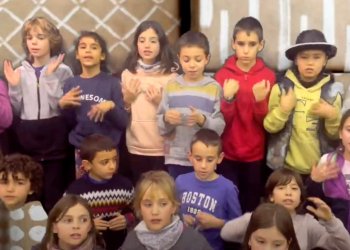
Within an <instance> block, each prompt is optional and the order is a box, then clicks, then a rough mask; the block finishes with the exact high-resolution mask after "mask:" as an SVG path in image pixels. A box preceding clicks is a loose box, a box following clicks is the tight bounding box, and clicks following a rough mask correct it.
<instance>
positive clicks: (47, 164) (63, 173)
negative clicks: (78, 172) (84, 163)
mask: <svg viewBox="0 0 350 250" xmlns="http://www.w3.org/2000/svg"><path fill="white" fill-rule="evenodd" d="M40 164H41V165H42V167H43V171H44V180H43V188H42V193H41V203H42V205H43V206H44V208H45V210H46V212H47V213H49V211H50V210H51V209H52V207H53V206H54V205H55V204H56V202H57V201H58V200H59V199H60V198H61V197H62V195H63V193H64V192H65V191H66V189H67V187H68V185H69V184H70V183H71V182H72V181H73V180H74V179H75V178H74V158H72V159H71V158H66V159H59V160H46V161H41V162H40Z"/></svg>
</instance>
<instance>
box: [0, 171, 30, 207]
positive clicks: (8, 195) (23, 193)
mask: <svg viewBox="0 0 350 250" xmlns="http://www.w3.org/2000/svg"><path fill="white" fill-rule="evenodd" d="M4 176H5V172H1V173H0V199H1V200H2V201H3V202H4V203H5V205H6V207H7V208H8V209H9V210H14V209H17V208H19V207H21V206H23V205H24V203H25V202H26V200H27V196H28V194H31V193H32V191H31V188H30V180H29V179H28V178H26V177H25V176H24V175H23V174H22V173H17V174H14V173H11V172H10V173H8V175H7V179H5V178H4Z"/></svg>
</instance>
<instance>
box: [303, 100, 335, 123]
mask: <svg viewBox="0 0 350 250" xmlns="http://www.w3.org/2000/svg"><path fill="white" fill-rule="evenodd" d="M309 114H310V115H314V116H318V117H322V118H326V119H333V118H336V117H337V115H338V112H337V109H336V108H335V107H333V106H332V105H331V104H329V103H328V102H326V101H325V100H323V99H320V101H319V102H316V103H313V104H312V105H311V107H310V110H309Z"/></svg>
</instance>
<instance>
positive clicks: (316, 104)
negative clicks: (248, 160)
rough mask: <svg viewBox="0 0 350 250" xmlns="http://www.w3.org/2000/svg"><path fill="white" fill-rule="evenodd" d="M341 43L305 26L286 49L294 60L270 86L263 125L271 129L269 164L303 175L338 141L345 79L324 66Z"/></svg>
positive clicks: (287, 55)
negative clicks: (328, 71)
mask: <svg viewBox="0 0 350 250" xmlns="http://www.w3.org/2000/svg"><path fill="white" fill-rule="evenodd" d="M336 52H337V48H336V47H335V46H334V45H332V44H330V43H327V41H326V39H325V37H324V35H323V33H322V32H321V31H319V30H315V29H312V30H306V31H303V32H301V33H300V34H299V35H298V37H297V39H296V43H295V45H293V46H291V47H290V48H288V49H287V50H286V52H285V54H286V57H287V58H288V59H289V60H291V61H293V62H294V63H293V66H292V67H291V68H290V69H288V70H287V72H286V74H285V75H284V77H283V79H282V80H281V81H280V82H278V84H276V85H275V86H274V87H273V88H272V90H271V95H270V100H269V113H268V114H267V116H266V117H265V119H264V127H265V129H266V130H267V131H268V132H269V133H270V137H269V141H268V153H267V164H268V166H269V167H271V168H272V169H276V168H280V167H287V168H290V169H292V170H295V171H296V172H298V173H300V174H304V175H308V174H310V171H311V167H312V166H313V165H314V164H315V163H316V162H317V161H318V160H319V159H320V157H321V155H322V154H324V153H327V152H330V151H331V150H332V148H334V147H335V146H336V144H337V141H336V139H337V138H338V127H339V123H340V117H341V113H340V110H341V105H342V96H343V94H344V87H343V84H342V83H339V82H335V81H334V77H333V75H332V74H331V73H327V72H326V71H325V66H326V64H327V61H328V60H329V59H331V58H332V57H334V56H335V55H336Z"/></svg>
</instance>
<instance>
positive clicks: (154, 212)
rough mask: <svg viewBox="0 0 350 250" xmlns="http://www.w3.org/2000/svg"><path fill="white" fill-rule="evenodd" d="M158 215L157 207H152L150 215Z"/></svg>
mask: <svg viewBox="0 0 350 250" xmlns="http://www.w3.org/2000/svg"><path fill="white" fill-rule="evenodd" d="M158 213H159V207H158V206H157V205H154V206H152V214H158Z"/></svg>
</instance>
